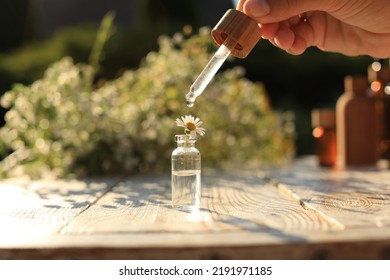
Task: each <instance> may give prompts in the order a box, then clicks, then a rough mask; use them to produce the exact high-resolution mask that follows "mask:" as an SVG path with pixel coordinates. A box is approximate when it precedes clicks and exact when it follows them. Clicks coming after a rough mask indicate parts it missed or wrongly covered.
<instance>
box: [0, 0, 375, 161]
mask: <svg viewBox="0 0 390 280" xmlns="http://www.w3.org/2000/svg"><path fill="white" fill-rule="evenodd" d="M0 3H1V6H0V7H1V8H0V40H1V41H0V42H1V43H0V94H3V93H4V92H6V91H7V90H9V89H10V88H11V87H12V85H13V84H15V83H22V84H26V85H28V84H31V83H32V82H33V81H34V80H36V79H39V78H41V76H42V74H43V72H44V70H45V69H46V68H47V67H48V65H50V64H51V63H53V62H54V61H57V60H59V59H60V58H61V57H64V56H71V57H73V59H74V61H75V62H87V61H88V57H89V54H90V51H91V47H92V45H93V42H94V40H95V36H96V31H97V29H98V27H99V23H100V21H101V20H102V18H103V17H104V15H105V14H107V12H108V11H114V12H115V32H114V34H113V35H112V38H111V39H110V40H109V41H108V43H107V46H106V50H105V52H104V57H103V60H102V62H101V69H100V73H99V75H100V76H101V77H104V78H106V79H111V78H115V77H117V76H118V75H120V74H121V73H122V72H123V69H135V68H137V67H138V66H139V63H140V61H141V60H142V58H143V57H145V55H146V54H148V53H149V52H151V51H154V50H156V48H157V47H158V45H157V38H158V37H159V36H160V35H161V34H167V35H173V34H175V33H176V32H181V31H182V30H183V27H184V26H186V25H190V26H192V28H193V30H197V29H199V28H200V27H203V26H210V27H213V26H214V25H215V24H216V23H217V22H218V20H219V19H220V18H221V17H222V16H223V14H224V13H225V12H226V10H227V9H229V8H233V7H234V6H235V4H234V1H232V0H213V1H209V0H186V1H173V0H109V1H107V0H106V1H103V0H66V1H64V0H0ZM372 61H373V58H371V57H366V56H360V57H346V56H343V55H339V54H330V53H323V52H321V51H319V50H317V49H315V48H312V49H309V50H308V51H307V52H306V53H305V54H303V55H300V56H291V55H289V54H286V53H285V52H283V51H281V50H279V49H277V48H275V47H274V46H272V45H271V44H270V43H268V42H267V41H265V40H262V41H260V42H259V43H258V45H257V46H256V47H255V49H254V50H253V51H252V53H251V54H250V55H249V56H248V57H247V58H246V59H244V60H239V59H235V60H233V61H229V62H227V63H225V65H224V66H223V67H224V68H229V67H233V66H235V65H240V66H243V67H244V68H245V70H246V77H248V78H249V79H250V80H251V81H254V82H256V81H259V82H261V83H263V84H264V86H265V88H266V91H267V93H268V95H269V98H270V101H271V104H272V108H273V109H275V110H280V111H287V110H291V111H293V112H294V113H295V122H296V132H297V138H296V149H297V151H296V152H297V155H304V154H312V153H314V148H313V146H314V144H313V139H312V136H311V130H312V128H311V124H310V112H311V110H312V109H313V108H321V107H334V105H335V102H336V100H337V98H338V97H339V96H340V95H341V93H342V92H343V79H344V77H345V76H346V75H350V74H366V72H367V67H368V65H369V64H371V63H372ZM184 94H185V93H183V95H184ZM4 113H5V109H3V108H2V109H1V119H0V121H1V125H3V124H4V120H3V116H4Z"/></svg>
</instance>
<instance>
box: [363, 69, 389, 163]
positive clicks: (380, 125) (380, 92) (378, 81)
mask: <svg viewBox="0 0 390 280" xmlns="http://www.w3.org/2000/svg"><path fill="white" fill-rule="evenodd" d="M368 79H369V82H370V83H371V84H370V88H371V96H372V97H373V98H374V100H375V116H376V118H377V120H376V123H377V134H378V136H377V137H378V152H379V156H380V158H381V159H384V160H387V161H389V160H390V129H389V127H390V117H389V116H390V113H389V110H390V103H389V100H390V99H389V97H390V96H389V94H388V93H386V87H387V86H388V84H389V82H390V69H389V65H388V64H387V63H384V62H383V61H382V62H380V61H375V62H374V63H372V64H371V65H370V66H369V67H368ZM387 90H388V89H387Z"/></svg>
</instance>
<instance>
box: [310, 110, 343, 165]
mask: <svg viewBox="0 0 390 280" xmlns="http://www.w3.org/2000/svg"><path fill="white" fill-rule="evenodd" d="M311 116H312V126H313V136H314V138H315V146H316V156H317V160H318V164H319V165H320V166H327V167H332V166H334V165H335V164H336V156H337V153H336V146H337V144H336V114H335V110H334V109H332V108H322V109H314V110H313V111H312V115H311Z"/></svg>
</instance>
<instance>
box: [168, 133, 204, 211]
mask: <svg viewBox="0 0 390 280" xmlns="http://www.w3.org/2000/svg"><path fill="white" fill-rule="evenodd" d="M176 142H177V148H176V149H175V150H174V151H173V152H172V206H173V207H175V208H178V209H181V210H187V211H191V210H195V209H198V208H199V206H200V197H201V155H200V152H199V151H198V149H196V148H195V142H196V139H190V138H189V137H188V136H186V135H176Z"/></svg>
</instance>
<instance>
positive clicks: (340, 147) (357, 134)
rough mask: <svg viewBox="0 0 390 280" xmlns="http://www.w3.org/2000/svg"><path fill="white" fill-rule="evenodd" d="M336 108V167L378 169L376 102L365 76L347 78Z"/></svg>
mask: <svg viewBox="0 0 390 280" xmlns="http://www.w3.org/2000/svg"><path fill="white" fill-rule="evenodd" d="M344 87H345V92H344V93H343V94H342V95H341V96H340V97H339V99H338V100H337V104H336V133H337V166H338V167H341V168H344V167H352V166H369V165H376V162H377V160H378V152H377V151H378V150H377V129H376V118H375V102H374V99H373V98H370V97H369V93H368V81H367V78H366V77H365V76H347V77H346V78H345V81H344Z"/></svg>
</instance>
